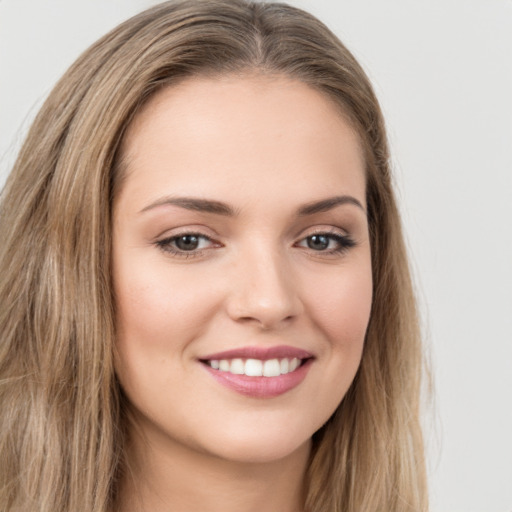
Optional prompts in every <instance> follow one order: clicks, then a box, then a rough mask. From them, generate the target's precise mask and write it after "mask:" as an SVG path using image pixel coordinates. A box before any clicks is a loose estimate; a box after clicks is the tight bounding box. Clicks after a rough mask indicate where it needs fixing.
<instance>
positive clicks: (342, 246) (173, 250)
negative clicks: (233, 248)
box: [155, 231, 356, 258]
mask: <svg viewBox="0 0 512 512" xmlns="http://www.w3.org/2000/svg"><path fill="white" fill-rule="evenodd" d="M315 236H317V237H325V238H327V239H328V243H329V244H330V243H331V242H332V241H334V242H335V243H336V247H335V248H331V249H326V250H319V251H316V250H314V249H312V248H311V247H303V246H301V245H298V244H299V243H302V242H305V243H306V244H307V241H308V239H309V240H310V239H312V238H313V237H315ZM183 237H196V238H198V239H199V240H203V241H207V242H210V243H212V244H213V247H221V244H219V243H218V242H215V241H214V240H213V239H212V238H210V237H209V236H207V235H203V234H201V233H195V232H185V233H180V234H179V235H173V236H171V237H168V238H164V239H162V240H157V241H156V242H155V245H156V246H157V247H158V248H159V249H160V250H161V251H163V252H165V253H168V254H171V255H172V256H177V257H180V258H197V257H201V256H203V254H204V252H205V251H207V250H209V249H210V247H208V248H202V249H192V250H190V251H187V250H183V249H179V248H177V247H176V246H175V245H173V244H175V243H176V241H177V240H178V239H180V238H183ZM355 245H356V242H355V241H354V239H353V238H351V237H350V236H348V235H341V234H339V233H333V232H329V231H318V232H315V233H311V234H309V235H308V236H306V237H304V238H301V239H300V240H299V242H297V243H295V244H294V247H303V248H304V249H310V250H311V251H312V252H313V253H318V255H325V256H330V255H338V254H344V253H345V252H347V251H348V250H350V249H351V248H352V247H354V246H355Z"/></svg>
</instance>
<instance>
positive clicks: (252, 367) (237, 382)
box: [200, 346, 314, 398]
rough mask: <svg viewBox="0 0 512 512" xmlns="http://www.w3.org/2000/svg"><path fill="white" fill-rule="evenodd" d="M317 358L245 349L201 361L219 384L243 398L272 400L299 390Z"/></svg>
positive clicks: (292, 351) (286, 350) (285, 350)
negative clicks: (298, 387) (295, 389)
mask: <svg viewBox="0 0 512 512" xmlns="http://www.w3.org/2000/svg"><path fill="white" fill-rule="evenodd" d="M313 359H314V356H313V354H311V353H310V352H308V351H305V350H302V349H298V348H295V347H290V346H277V347H244V348H240V349H232V350H227V351H224V352H217V353H215V354H210V355H208V356H206V357H201V358H200V361H201V363H203V365H204V368H205V369H206V370H207V371H208V372H209V373H210V374H211V375H212V377H214V378H215V379H216V380H217V381H218V382H220V383H221V384H223V385H224V386H226V387H228V388H230V389H232V390H234V391H236V392H238V393H241V394H243V395H247V396H252V397H258V398H271V397H275V396H278V395H281V394H283V393H286V392H287V391H290V390H291V389H293V388H295V387H296V386H298V385H299V384H300V383H301V382H302V381H303V380H304V378H305V377H306V375H307V372H308V371H309V368H310V366H311V363H312V362H313Z"/></svg>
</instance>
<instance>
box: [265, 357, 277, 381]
mask: <svg viewBox="0 0 512 512" xmlns="http://www.w3.org/2000/svg"><path fill="white" fill-rule="evenodd" d="M279 375H281V365H280V364H279V360H278V359H269V360H268V361H265V362H264V363H263V376H264V377H279Z"/></svg>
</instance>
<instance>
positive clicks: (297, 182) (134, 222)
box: [113, 74, 372, 512]
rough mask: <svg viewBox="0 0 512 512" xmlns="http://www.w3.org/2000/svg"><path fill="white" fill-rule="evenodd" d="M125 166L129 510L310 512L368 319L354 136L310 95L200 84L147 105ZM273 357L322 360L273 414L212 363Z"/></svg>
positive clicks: (327, 105)
mask: <svg viewBox="0 0 512 512" xmlns="http://www.w3.org/2000/svg"><path fill="white" fill-rule="evenodd" d="M122 157H123V162H124V165H125V167H126V175H125V179H124V181H123V182H122V186H121V190H120V192H119V194H118V196H117V198H116V199H115V204H114V238H113V273H114V290H115V296H116V306H117V333H118V336H117V360H116V371H117V374H118V377H119V380H120V383H121V385H122V387H123V389H124V391H125V393H126V396H127V397H128V400H129V402H130V404H131V406H132V413H133V417H134V419H135V423H134V424H133V425H132V426H131V440H132V442H131V444H130V448H129V453H128V456H129V459H130V461H131V465H132V470H133V475H132V477H131V478H127V479H126V480H125V481H124V483H123V486H122V492H121V510H122V511H123V512H130V511H135V510H137V511H151V512H160V511H168V510H179V511H180V512H189V511H197V512H199V511H201V512H203V511H204V510H208V511H209V512H216V511H222V512H230V511H236V512H252V511H262V510H265V511H276V512H277V511H279V512H298V511H300V510H301V507H302V499H303V479H304V473H305V470H306V466H307V461H308V456H309V453H310V448H311V436H312V434H313V433H314V432H315V431H316V430H318V429H319V428H320V427H321V426H322V425H323V424H324V423H325V422H326V421H327V419H328V418H329V417H330V416H331V415H332V413H333V412H334V411H335V409H336V408H337V406H338V405H339V403H340V401H341V400H342V399H343V397H344V395H345V393H346V392H347V390H348V388H349V386H350V384H351V383H352V381H353V378H354V376H355V374H356V372H357V369H358V366H359V363H360V359H361V354H362V349H363V344H364V338H365V332H366V328H367V325H368V320H369V316H370V308H371V302H372V274H371V254H370V243H369V235H368V224H367V216H366V211H365V210H366V203H365V171H364V169H365V165H364V160H363V156H362V151H361V148H360V144H359V140H358V137H357V135H356V134H355V132H354V130H353V129H352V128H351V126H350V124H349V123H348V122H347V121H346V120H345V118H344V117H343V115H342V114H341V112H340V110H339V108H338V107H336V106H335V105H334V104H333V103H332V101H331V100H330V99H328V98H326V97H325V96H324V95H322V94H321V93H320V92H318V91H315V90H314V89H312V88H310V87H309V86H307V85H305V84H303V83H301V82H298V81H295V80H292V79H289V78H286V77H282V76H268V75H260V74H247V75H244V76H238V75H237V76H230V75H228V76H223V77H219V78H207V77H198V78H192V79H187V80H186V81H184V82H182V83H181V84H179V85H175V86H172V87H169V88H167V89H165V90H163V91H160V92H159V93H157V95H156V96H154V97H153V98H152V99H151V100H150V101H149V103H148V104H147V105H146V106H145V107H144V109H143V110H142V112H140V113H139V114H138V115H137V117H136V118H135V120H134V122H133V123H132V125H131V126H130V128H129V130H128V133H127V135H126V137H125V140H124V143H123V148H122ZM333 198H334V199H333ZM340 198H342V199H340ZM275 345H288V346H292V347H297V348H300V349H304V350H307V351H309V352H311V353H312V354H313V355H314V360H313V362H312V364H311V367H310V369H309V372H308V373H307V376H306V378H305V379H304V380H303V381H302V382H301V383H300V384H299V385H298V386H297V387H295V388H294V389H292V390H290V391H288V392H286V393H284V394H282V395H279V396H277V397H273V398H255V397H250V396H245V395H241V394H239V393H238V392H236V391H234V390H232V389H229V388H227V387H225V386H223V385H222V384H220V383H219V382H217V380H216V379H214V378H213V377H212V376H211V374H210V372H208V371H207V370H206V368H205V365H204V363H203V362H201V359H202V358H204V357H205V356H206V355H208V354H213V353H215V352H220V351H225V350H229V349H234V348H239V347H247V346H275Z"/></svg>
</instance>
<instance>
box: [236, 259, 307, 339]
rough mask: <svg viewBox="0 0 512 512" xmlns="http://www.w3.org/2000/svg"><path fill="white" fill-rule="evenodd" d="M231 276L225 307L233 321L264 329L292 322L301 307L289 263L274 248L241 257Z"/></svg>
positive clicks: (275, 327)
mask: <svg viewBox="0 0 512 512" xmlns="http://www.w3.org/2000/svg"><path fill="white" fill-rule="evenodd" d="M241 260H242V261H239V262H238V264H237V265H236V266H235V268H234V271H233V274H232V275H230V276H229V278H230V280H231V286H230V290H231V293H230V294H229V298H228V304H227V311H228V314H229V316H230V317H231V318H232V319H233V320H234V321H236V322H239V323H240V322H242V323H253V324H254V325H256V326H258V327H260V328H261V329H264V330H270V329H277V328H280V327H283V326H284V325H286V324H289V323H290V322H292V321H293V320H294V319H295V318H297V317H298V316H299V315H300V314H301V313H302V311H303V304H302V301H301V299H300V296H299V293H298V287H297V281H296V279H294V276H293V272H292V269H291V266H290V263H289V262H287V261H286V259H285V258H283V257H282V255H280V254H278V252H277V251H274V252H271V251H261V250H260V251H257V253H253V254H252V255H251V256H249V257H245V258H241Z"/></svg>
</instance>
